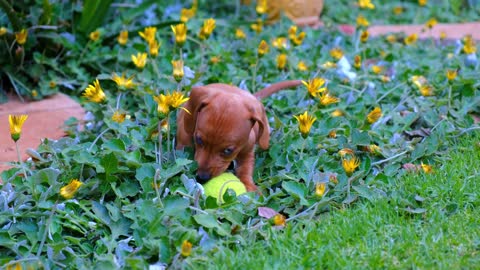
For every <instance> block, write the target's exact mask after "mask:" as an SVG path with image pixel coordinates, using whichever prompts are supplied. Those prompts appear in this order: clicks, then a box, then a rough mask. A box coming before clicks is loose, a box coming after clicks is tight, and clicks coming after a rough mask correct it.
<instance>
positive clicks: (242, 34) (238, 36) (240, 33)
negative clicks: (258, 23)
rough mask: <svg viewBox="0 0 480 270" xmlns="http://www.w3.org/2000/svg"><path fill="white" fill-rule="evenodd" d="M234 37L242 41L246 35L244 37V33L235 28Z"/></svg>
mask: <svg viewBox="0 0 480 270" xmlns="http://www.w3.org/2000/svg"><path fill="white" fill-rule="evenodd" d="M235 37H236V38H238V39H244V38H247V35H245V32H243V30H242V29H240V28H237V29H235Z"/></svg>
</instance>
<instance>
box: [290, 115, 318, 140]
mask: <svg viewBox="0 0 480 270" xmlns="http://www.w3.org/2000/svg"><path fill="white" fill-rule="evenodd" d="M293 117H295V119H297V121H298V129H299V130H300V133H302V137H304V138H306V137H307V135H308V133H310V129H311V128H312V125H313V123H314V122H315V121H316V120H317V118H316V117H315V116H312V115H308V112H307V111H305V113H303V114H300V115H294V116H293Z"/></svg>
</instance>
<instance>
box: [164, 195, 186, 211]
mask: <svg viewBox="0 0 480 270" xmlns="http://www.w3.org/2000/svg"><path fill="white" fill-rule="evenodd" d="M189 205H190V202H189V201H188V200H187V199H185V198H182V197H173V196H170V197H167V198H166V199H165V200H164V206H165V209H164V211H165V215H167V216H178V215H179V214H180V213H182V212H183V211H184V210H185V209H187V208H188V206H189Z"/></svg>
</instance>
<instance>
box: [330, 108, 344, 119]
mask: <svg viewBox="0 0 480 270" xmlns="http://www.w3.org/2000/svg"><path fill="white" fill-rule="evenodd" d="M331 116H332V117H340V116H343V112H342V111H341V110H339V109H336V110H335V111H333V112H332V113H331Z"/></svg>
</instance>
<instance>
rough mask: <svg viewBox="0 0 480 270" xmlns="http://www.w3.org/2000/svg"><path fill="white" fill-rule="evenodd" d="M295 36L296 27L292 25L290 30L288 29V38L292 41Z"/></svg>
mask: <svg viewBox="0 0 480 270" xmlns="http://www.w3.org/2000/svg"><path fill="white" fill-rule="evenodd" d="M296 36H297V26H296V25H292V26H290V28H288V38H289V39H290V40H292V39H294V38H295V37H296Z"/></svg>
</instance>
